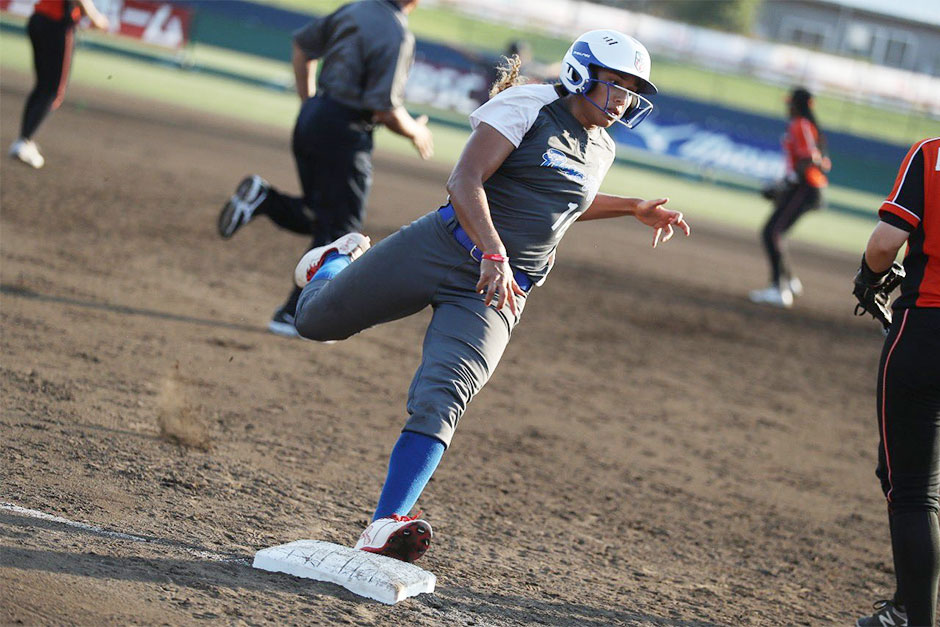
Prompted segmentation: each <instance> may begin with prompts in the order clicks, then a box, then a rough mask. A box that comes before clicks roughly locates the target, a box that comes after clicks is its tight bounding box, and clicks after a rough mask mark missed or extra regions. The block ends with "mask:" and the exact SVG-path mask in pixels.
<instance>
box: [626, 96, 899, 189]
mask: <svg viewBox="0 0 940 627" xmlns="http://www.w3.org/2000/svg"><path fill="white" fill-rule="evenodd" d="M654 100H655V105H656V108H655V109H654V110H653V113H652V114H651V115H650V117H649V118H647V119H646V121H644V122H643V123H642V124H640V125H639V126H638V127H636V128H635V129H633V130H632V131H631V130H628V129H626V128H624V127H622V126H620V125H615V126H613V127H612V128H611V129H609V132H610V134H611V136H612V137H613V138H614V140H615V141H616V142H617V143H620V144H623V145H625V146H630V147H633V148H638V149H641V150H647V151H649V152H652V153H655V154H658V155H665V156H669V157H673V158H676V159H679V160H681V161H683V162H685V163H687V164H688V165H689V166H691V167H692V168H694V169H696V170H698V172H699V173H715V172H727V173H731V174H735V175H738V176H743V177H747V178H752V179H759V180H761V181H771V180H775V179H778V178H780V177H781V176H783V173H784V169H785V164H784V156H783V150H782V148H781V144H780V140H781V138H782V137H783V134H784V133H785V132H786V127H787V119H786V116H785V115H784V111H783V106H781V112H780V117H779V118H772V117H768V116H764V115H757V114H753V113H746V112H744V111H738V110H735V109H731V108H728V107H722V106H718V105H712V104H706V103H702V102H697V101H695V100H690V99H687V98H677V97H675V96H669V95H666V94H662V93H660V94H659V95H657V96H656V97H655V99H654ZM820 124H821V125H822V126H823V131H824V133H825V136H826V140H827V145H828V150H829V154H830V157H831V158H832V163H833V169H832V172H831V173H830V175H829V178H830V180H831V181H832V182H833V183H834V184H837V185H844V186H848V187H854V188H856V189H863V190H866V191H871V192H874V193H877V194H887V193H888V191H889V190H890V189H891V185H892V182H893V181H894V175H895V173H896V172H897V167H898V165H899V164H900V162H901V160H902V159H903V158H904V155H905V154H906V153H907V147H906V146H895V145H892V144H887V143H885V142H880V141H876V140H872V139H864V138H860V137H856V136H854V135H848V134H845V133H837V132H829V131H826V130H825V122H824V121H820Z"/></svg>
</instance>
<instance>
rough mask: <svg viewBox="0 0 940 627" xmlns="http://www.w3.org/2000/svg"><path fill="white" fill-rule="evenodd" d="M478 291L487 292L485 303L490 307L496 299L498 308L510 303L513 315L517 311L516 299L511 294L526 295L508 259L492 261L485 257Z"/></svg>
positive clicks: (481, 263)
mask: <svg viewBox="0 0 940 627" xmlns="http://www.w3.org/2000/svg"><path fill="white" fill-rule="evenodd" d="M476 289H477V293H479V294H485V295H486V297H485V298H484V299H483V304H484V305H486V306H487V307H489V306H490V305H491V304H492V303H493V300H494V299H496V308H497V309H502V308H503V306H504V305H507V304H508V305H509V311H511V312H512V315H513V316H516V315H518V313H517V311H516V299H515V298H514V297H510V294H518V295H519V296H523V295H525V291H523V289H522V288H521V287H519V284H518V283H516V280H515V279H514V278H513V276H512V267H511V266H510V265H509V262H508V261H491V260H489V259H484V260H483V261H481V262H480V280H479V281H477V288H476Z"/></svg>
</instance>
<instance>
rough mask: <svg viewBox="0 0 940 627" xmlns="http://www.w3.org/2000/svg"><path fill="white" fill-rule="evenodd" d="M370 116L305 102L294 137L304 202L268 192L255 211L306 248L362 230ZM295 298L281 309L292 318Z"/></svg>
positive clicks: (329, 103) (296, 292) (320, 101)
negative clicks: (298, 236) (306, 238)
mask: <svg viewBox="0 0 940 627" xmlns="http://www.w3.org/2000/svg"><path fill="white" fill-rule="evenodd" d="M371 118H372V114H371V112H364V111H360V110H357V109H351V108H349V107H346V106H345V105H342V104H340V103H338V102H336V101H335V100H332V99H330V98H329V97H327V96H320V95H318V96H314V97H313V98H309V99H307V100H306V101H305V102H304V103H303V105H302V106H301V108H300V114H299V115H298V116H297V124H296V126H295V127H294V135H293V139H292V146H293V151H294V160H295V161H296V162H297V173H298V174H299V175H300V185H301V188H302V189H303V198H298V197H296V196H288V195H286V194H283V193H281V192H279V191H277V190H275V189H273V188H272V189H271V190H270V191H269V192H268V196H267V198H266V199H265V201H264V202H263V203H262V204H261V205H260V206H259V207H258V210H257V211H259V212H261V213H264V214H267V215H268V217H270V218H271V220H273V221H274V222H275V223H276V224H277V225H278V226H280V227H282V228H285V229H288V230H290V231H293V232H295V233H302V234H304V235H313V240H312V241H311V242H310V248H314V247H317V246H323V245H325V244H329V243H330V242H332V241H333V240H335V239H337V238H339V237H341V236H343V235H345V234H346V233H351V232H353V231H361V230H362V223H363V219H364V217H365V205H366V199H367V198H368V196H369V190H370V189H371V187H372V129H373V126H374V125H373V124H372V121H371ZM299 296H300V288H297V287H294V289H293V291H292V292H291V294H290V296H289V297H288V299H287V302H285V303H284V306H283V307H282V310H283V311H286V312H287V313H289V314H290V315H291V316H293V315H294V310H295V309H296V308H297V298H298V297H299Z"/></svg>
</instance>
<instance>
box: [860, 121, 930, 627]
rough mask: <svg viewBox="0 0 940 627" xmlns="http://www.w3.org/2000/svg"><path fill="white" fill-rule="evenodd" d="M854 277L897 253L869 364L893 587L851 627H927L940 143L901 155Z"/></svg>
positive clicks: (869, 273)
mask: <svg viewBox="0 0 940 627" xmlns="http://www.w3.org/2000/svg"><path fill="white" fill-rule="evenodd" d="M878 215H879V217H880V218H881V221H880V222H879V223H878V224H877V225H876V226H875V229H874V231H872V234H871V237H870V238H869V240H868V246H867V247H866V248H865V254H864V256H863V257H862V263H861V268H860V270H859V273H860V276H861V277H862V278H863V279H864V281H865V283H866V284H868V285H872V286H877V285H878V284H879V282H880V281H883V280H884V277H885V275H886V274H887V272H888V269H889V268H890V267H891V264H892V263H893V262H894V259H895V257H896V256H897V254H898V250H900V248H901V246H902V245H904V244H905V243H907V253H906V254H905V256H904V270H905V272H906V276H905V278H904V281H903V282H902V283H901V295H900V296H899V297H898V299H897V300H896V301H895V303H894V307H893V309H894V316H893V320H892V322H891V329H890V331H889V332H888V336H887V337H886V338H885V343H884V348H883V349H882V352H881V361H880V363H879V365H878V381H877V385H878V388H877V390H878V392H877V412H878V433H879V435H880V436H881V441H880V442H879V445H878V478H879V479H880V480H881V487H882V490H883V491H884V494H885V498H886V499H887V501H888V520H889V522H890V529H891V548H892V551H893V553H894V570H895V578H896V581H897V589H896V591H895V594H894V598H893V599H892V600H890V601H879V602H877V603H876V604H875V610H876V611H875V613H874V614H873V615H872V616H868V617H865V618H861V619H859V620H858V623H857V624H858V625H859V626H861V627H869V626H877V627H882V626H883V625H908V624H909V625H934V624H935V622H936V613H937V583H938V575H940V528H938V525H937V515H938V509H940V506H938V490H940V137H934V138H933V139H926V140H923V141H921V142H918V143H917V144H914V146H913V147H912V148H911V150H910V151H909V152H908V153H907V157H905V159H904V161H903V162H902V163H901V169H900V171H899V172H898V175H897V179H896V180H895V183H894V188H893V189H892V190H891V194H890V196H888V199H887V200H885V202H884V203H883V204H882V205H881V208H880V209H879V211H878Z"/></svg>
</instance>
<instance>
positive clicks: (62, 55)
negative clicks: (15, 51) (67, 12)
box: [20, 13, 75, 139]
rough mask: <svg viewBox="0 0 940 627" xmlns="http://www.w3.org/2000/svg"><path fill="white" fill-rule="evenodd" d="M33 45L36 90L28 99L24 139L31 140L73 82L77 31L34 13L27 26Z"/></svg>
mask: <svg viewBox="0 0 940 627" xmlns="http://www.w3.org/2000/svg"><path fill="white" fill-rule="evenodd" d="M27 31H28V32H29V40H30V41H31V42H32V44H33V64H34V65H35V67H36V86H35V87H33V91H31V92H30V94H29V97H28V98H27V99H26V106H25V108H24V109H23V122H22V124H21V126H20V137H22V138H23V139H30V138H32V136H33V135H34V134H35V133H36V129H38V128H39V125H40V124H42V121H43V120H44V119H45V118H46V116H47V115H48V114H49V112H50V111H54V110H55V109H58V108H59V105H60V104H62V98H63V97H64V96H65V86H66V84H67V82H68V78H69V66H70V65H71V60H72V49H73V48H74V44H75V38H74V36H73V34H74V31H75V27H74V26H73V25H72V24H70V23H67V22H60V21H56V20H53V19H50V18H48V17H46V16H45V15H43V14H41V13H33V15H32V17H30V18H29V24H28V26H27Z"/></svg>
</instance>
